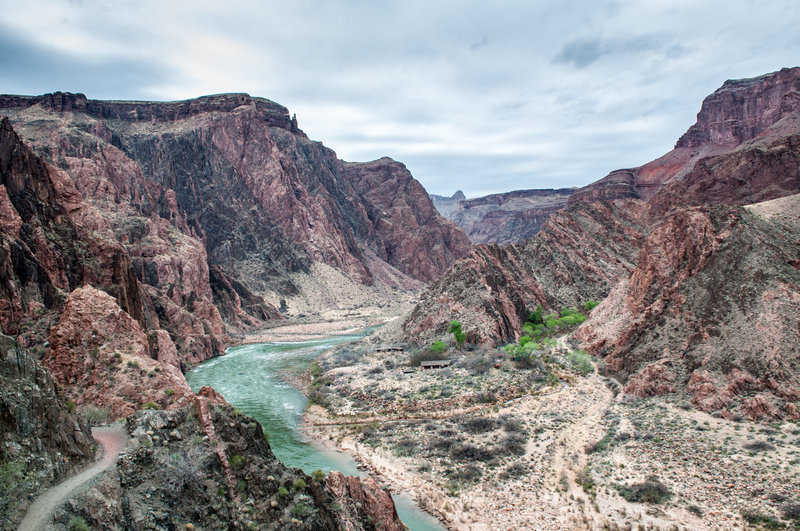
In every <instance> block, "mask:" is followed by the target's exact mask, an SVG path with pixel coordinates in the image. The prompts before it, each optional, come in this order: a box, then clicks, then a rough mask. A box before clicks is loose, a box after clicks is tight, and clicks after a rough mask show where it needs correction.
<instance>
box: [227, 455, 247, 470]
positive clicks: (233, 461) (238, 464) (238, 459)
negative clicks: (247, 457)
mask: <svg viewBox="0 0 800 531" xmlns="http://www.w3.org/2000/svg"><path fill="white" fill-rule="evenodd" d="M228 463H230V465H231V467H232V468H234V469H239V468H242V466H243V465H244V457H242V456H241V455H238V454H237V455H234V456H233V457H231V458H230V459H229V460H228Z"/></svg>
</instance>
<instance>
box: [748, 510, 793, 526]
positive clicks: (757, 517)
mask: <svg viewBox="0 0 800 531" xmlns="http://www.w3.org/2000/svg"><path fill="white" fill-rule="evenodd" d="M742 518H744V521H745V522H747V523H748V524H750V525H752V526H759V527H763V528H765V529H780V528H782V527H785V526H784V525H783V523H781V521H780V520H778V519H777V518H775V517H774V516H770V515H768V514H764V513H760V512H758V511H755V510H750V509H746V510H744V511H742Z"/></svg>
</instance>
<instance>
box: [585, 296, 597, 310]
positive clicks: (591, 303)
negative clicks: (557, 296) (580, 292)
mask: <svg viewBox="0 0 800 531" xmlns="http://www.w3.org/2000/svg"><path fill="white" fill-rule="evenodd" d="M598 304H600V303H599V302H595V301H593V300H592V299H589V300H588V301H586V302H585V303H584V304H583V311H584V312H591V311H592V310H594V309H595V308H597V305H598Z"/></svg>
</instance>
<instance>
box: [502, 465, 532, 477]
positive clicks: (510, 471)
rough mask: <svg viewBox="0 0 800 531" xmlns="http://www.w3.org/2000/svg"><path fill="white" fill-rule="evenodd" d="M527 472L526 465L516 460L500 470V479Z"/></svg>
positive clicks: (522, 474)
mask: <svg viewBox="0 0 800 531" xmlns="http://www.w3.org/2000/svg"><path fill="white" fill-rule="evenodd" d="M527 473H528V467H527V466H525V464H524V463H521V462H519V461H518V462H516V463H513V464H511V465H508V466H507V467H506V469H505V470H503V471H502V472H500V479H505V480H507V479H515V478H518V477H521V476H524V475H525V474H527Z"/></svg>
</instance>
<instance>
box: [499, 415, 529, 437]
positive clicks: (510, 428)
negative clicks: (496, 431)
mask: <svg viewBox="0 0 800 531" xmlns="http://www.w3.org/2000/svg"><path fill="white" fill-rule="evenodd" d="M500 420H501V421H502V422H503V430H505V431H506V432H508V433H522V432H524V431H525V425H524V424H523V423H522V421H521V420H519V419H518V418H516V417H512V416H511V415H504V416H502V417H501V418H500Z"/></svg>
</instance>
